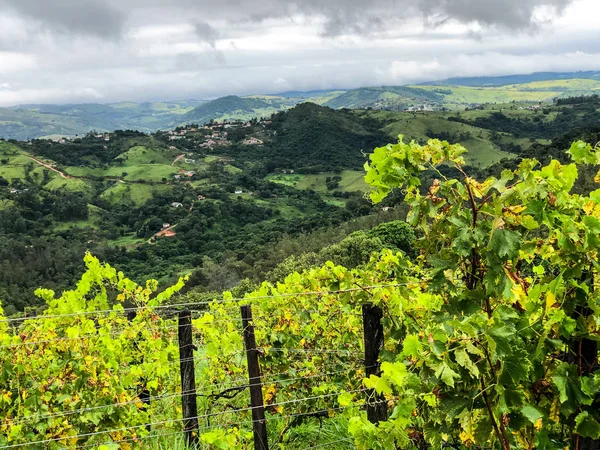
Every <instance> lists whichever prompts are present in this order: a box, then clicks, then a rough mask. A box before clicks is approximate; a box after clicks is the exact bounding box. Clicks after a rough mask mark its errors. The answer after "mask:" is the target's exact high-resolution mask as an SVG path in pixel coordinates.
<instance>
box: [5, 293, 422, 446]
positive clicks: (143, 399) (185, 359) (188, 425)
mask: <svg viewBox="0 0 600 450" xmlns="http://www.w3.org/2000/svg"><path fill="white" fill-rule="evenodd" d="M411 284H414V283H411ZM407 285H409V284H408V283H406V284H405V283H403V284H388V285H373V286H365V287H358V288H352V289H341V290H337V291H321V292H316V291H315V292H301V293H286V294H281V295H270V296H263V297H253V298H250V299H226V300H223V301H211V302H194V303H182V304H179V305H164V306H163V307H161V306H158V307H146V306H145V307H142V308H129V309H122V310H120V311H117V310H114V309H113V310H107V311H84V312H82V313H80V314H63V315H55V316H52V315H48V316H39V317H34V318H19V319H9V320H7V321H12V320H21V321H24V320H38V319H39V320H47V319H51V318H58V317H74V316H81V315H87V314H101V313H107V312H108V313H111V314H112V313H119V314H121V313H124V312H126V311H139V310H142V309H143V310H146V311H152V310H153V309H164V308H169V309H170V310H171V311H172V310H173V308H174V307H177V306H186V305H195V306H199V305H206V304H213V303H216V304H222V303H234V302H238V303H240V304H241V305H244V304H246V306H242V307H241V310H242V316H243V319H244V320H242V324H243V329H244V333H246V331H247V330H248V329H251V330H252V331H251V333H253V325H254V323H255V321H256V320H257V318H252V313H251V309H250V306H249V305H248V303H250V302H252V301H256V300H261V299H284V298H290V297H297V296H302V295H306V296H308V295H319V296H321V295H333V294H341V293H346V292H359V291H360V292H363V291H366V292H368V290H369V289H376V288H383V287H389V286H407ZM366 306H367V305H363V314H362V315H363V322H364V323H363V326H364V339H365V349H366V348H367V347H368V346H367V341H368V340H369V339H370V338H369V337H368V333H367V328H368V326H367V325H368V323H367V320H366V318H365V317H366V315H365V314H366V313H365V307H366ZM273 307H275V304H274V305H273ZM370 307H371V308H372V309H378V310H379V311H381V310H380V309H379V308H377V307H373V306H372V305H371V306H370ZM267 309H268V308H267ZM297 309H298V311H297V313H302V310H301V307H300V308H297ZM246 310H247V311H248V312H249V314H246V315H244V311H246ZM332 311H334V314H348V313H347V312H345V311H341V310H337V309H336V308H335V307H334V308H332ZM305 312H307V313H308V311H305ZM314 312H317V313H319V314H322V313H324V314H331V311H318V310H317V311H313V312H311V314H312V313H314ZM294 314H295V313H294ZM379 314H381V312H380V313H379ZM191 315H192V312H190V311H189V310H184V311H179V323H178V324H177V325H173V324H171V323H167V322H165V323H164V324H162V322H161V326H157V327H156V328H144V329H142V330H138V331H137V332H136V333H134V334H131V336H132V338H135V336H138V337H141V339H144V336H143V335H140V332H141V331H145V330H147V331H145V332H149V333H154V335H155V336H160V335H157V333H159V330H164V331H168V330H175V329H177V330H178V331H179V333H178V336H179V355H180V356H179V358H178V359H177V360H174V361H168V362H167V363H166V364H165V365H164V367H163V369H164V371H165V373H167V372H168V373H170V367H171V363H173V364H177V363H178V364H179V366H180V368H181V380H182V385H181V387H182V391H181V392H171V393H169V392H167V393H164V394H162V395H157V396H155V397H151V396H150V393H149V391H148V389H147V387H146V381H144V380H140V381H136V380H134V384H135V383H139V384H138V385H137V387H136V386H128V387H127V389H130V388H133V389H136V390H138V391H140V390H141V392H138V393H136V394H134V395H136V397H137V398H134V399H132V400H129V401H126V402H121V403H112V404H108V405H97V406H90V407H85V408H79V409H75V410H70V411H57V412H54V413H52V414H42V415H38V416H26V417H16V418H15V419H13V420H6V421H5V422H4V423H5V424H8V425H15V424H19V423H23V422H31V421H36V420H37V421H39V420H44V419H50V418H53V417H66V416H72V415H75V414H78V413H84V412H86V411H98V410H102V409H107V408H116V407H122V406H127V405H132V404H135V405H136V406H138V407H139V408H140V409H143V410H146V409H147V408H149V407H150V406H151V404H152V400H154V401H166V400H175V399H182V400H183V412H184V414H183V417H182V418H176V417H177V414H172V413H169V411H170V408H171V406H173V405H175V403H174V401H173V402H168V405H171V406H165V407H164V408H166V409H164V408H163V407H162V406H161V405H156V406H157V408H156V409H157V410H158V411H162V412H166V414H164V415H163V414H161V415H160V416H159V417H155V420H156V419H165V420H158V421H155V422H151V423H143V424H136V425H134V424H130V423H128V422H125V423H122V422H119V423H115V424H114V425H117V426H118V425H125V424H130V426H126V427H120V428H114V429H110V430H101V429H100V430H98V427H97V428H91V430H94V431H91V430H90V429H89V428H88V430H87V431H89V432H84V433H81V434H76V435H73V436H61V437H50V438H48V439H40V440H38V441H33V442H28V443H24V444H13V445H7V446H3V447H0V449H11V448H17V447H18V448H23V447H27V446H32V445H42V444H49V443H52V442H63V443H64V442H67V441H69V440H73V439H75V440H83V441H84V442H86V441H87V442H90V440H92V441H93V440H95V439H94V437H96V436H105V438H100V440H103V439H110V440H111V441H112V443H115V442H122V441H114V438H115V437H118V435H117V436H114V435H113V436H109V434H111V433H113V434H114V433H119V432H127V433H129V434H133V435H134V436H135V435H136V434H138V433H137V432H136V431H135V430H143V429H146V430H148V432H150V429H151V427H153V426H154V427H159V429H162V430H165V429H166V430H168V429H169V428H171V427H172V426H173V424H180V425H179V427H180V426H181V425H183V428H184V432H185V435H186V438H187V439H188V441H189V437H190V436H192V435H193V432H194V431H196V430H198V431H199V430H200V429H206V428H217V427H219V428H222V427H224V426H225V425H224V422H226V421H227V420H228V419H230V416H231V415H234V417H235V416H236V415H239V414H243V413H246V412H249V411H250V412H252V418H253V420H252V421H250V423H253V424H254V427H253V428H254V433H255V445H258V446H259V447H260V445H261V443H264V444H265V445H264V447H261V448H264V449H268V445H266V442H267V441H266V428H265V423H266V422H265V416H264V413H263V412H261V419H260V420H258V419H259V417H258V414H256V411H257V410H258V409H259V408H260V409H261V410H264V408H267V409H269V410H271V412H272V413H275V412H276V411H281V412H283V409H281V408H280V407H284V406H286V405H295V404H300V403H307V402H310V403H308V404H307V406H306V407H301V408H291V409H292V410H298V409H299V410H302V409H308V408H311V405H312V407H314V406H315V405H328V404H334V405H335V404H337V402H336V401H335V400H334V401H333V402H329V401H326V400H325V399H331V398H336V397H337V396H339V395H341V394H358V393H367V396H366V398H367V400H366V403H365V405H366V407H367V412H369V410H370V408H373V405H375V404H380V403H382V401H379V400H380V399H376V400H377V401H375V402H373V399H371V398H370V396H369V392H371V390H370V389H367V388H360V387H361V385H360V384H358V385H357V383H359V382H360V378H361V377H358V375H357V379H355V380H352V379H348V383H349V384H347V382H346V381H343V382H340V383H336V386H334V387H333V389H335V390H336V392H331V391H330V390H329V389H327V390H325V392H326V393H324V394H321V395H312V396H311V395H310V394H311V393H313V394H314V393H315V391H314V390H311V389H308V391H304V392H303V389H302V390H300V391H299V392H298V393H297V394H295V395H303V394H304V395H308V396H307V397H303V398H293V396H287V395H282V396H280V397H279V400H280V401H279V402H275V403H270V404H266V405H264V406H263V394H262V392H261V387H262V386H266V385H278V384H284V385H285V384H291V383H294V382H296V381H302V380H308V379H315V378H323V379H324V380H326V379H327V377H330V376H334V375H337V374H341V373H345V374H347V373H348V371H349V370H352V369H349V368H351V367H355V366H356V365H357V364H358V362H359V361H360V359H359V358H356V357H359V356H362V353H361V352H360V351H357V349H355V348H326V347H325V348H293V347H257V346H256V343H255V341H254V339H252V342H251V343H249V340H248V339H245V345H244V346H245V349H244V350H241V351H236V352H232V353H223V354H220V353H218V352H219V351H220V349H217V351H218V352H217V353H215V354H213V355H211V356H206V355H205V354H203V353H200V354H199V355H198V354H197V355H194V354H193V350H196V348H195V345H194V343H193V340H192V334H191V333H192V332H191V330H192V323H191V320H190V318H191ZM352 315H355V316H358V315H359V314H358V313H357V312H356V308H354V309H353V311H352ZM292 316H293V315H292ZM130 317H131V316H130ZM150 317H159V316H157V315H152V313H151V312H150ZM247 317H249V319H248V318H247ZM272 318H273V316H266V317H265V319H272ZM217 319H220V320H213V321H211V322H207V323H206V324H207V326H211V325H214V324H217V323H224V322H227V323H232V322H234V323H237V322H238V320H239V318H237V319H238V320H236V318H234V317H227V318H226V319H224V318H220V317H218V314H217ZM261 319H262V318H261ZM261 319H258V320H261ZM109 320H111V319H109ZM1 322H6V321H0V323H1ZM247 322H249V323H247ZM41 323H43V322H41ZM78 323H80V322H79V321H75V322H74V324H78ZM379 326H380V324H379ZM236 328H237V327H236ZM182 330H184V331H186V333H184V334H182ZM232 330H233V329H232ZM112 331H113V330H110V331H109V332H107V333H105V334H97V333H94V334H91V333H90V334H87V335H82V336H77V337H73V338H68V337H66V338H56V339H50V340H47V341H46V343H47V342H60V341H64V340H66V341H71V340H80V341H83V340H85V339H94V338H102V337H108V338H112V337H116V336H122V334H123V333H126V332H127V331H128V329H127V328H124V329H122V330H119V331H118V332H116V333H113V332H112ZM237 331H238V332H240V331H241V330H237ZM240 334H241V333H240ZM165 336H166V339H167V341H169V342H171V343H172V345H173V346H176V345H177V344H176V343H175V342H172V341H171V340H170V338H172V337H173V334H172V333H167V334H165V333H163V334H162V337H165ZM182 336H185V337H184V338H182ZM234 337H235V332H234ZM240 342H241V341H240ZM33 343H45V342H44V341H30V342H21V343H19V342H16V343H15V344H13V345H12V346H11V345H8V346H6V345H5V346H1V347H0V348H11V347H13V346H16V347H20V346H25V345H33ZM357 346H358V347H359V346H360V344H358V345H357ZM75 347H76V345H75ZM192 347H193V349H192ZM169 348H170V347H169ZM365 351H366V350H365ZM251 353H252V355H254V358H255V362H254V368H255V369H254V371H252V370H249V378H244V379H243V384H237V381H235V382H234V381H233V380H223V383H222V384H220V385H218V384H214V382H213V383H210V384H209V383H206V384H204V385H203V386H199V387H198V386H196V384H195V382H194V381H192V382H191V384H190V383H185V382H184V375H183V367H184V366H185V365H186V364H187V366H186V370H187V369H189V368H190V367H191V370H192V373H194V372H195V367H196V366H195V365H194V363H196V362H202V361H211V360H213V358H227V357H236V356H240V357H241V356H242V355H244V354H246V356H247V357H248V365H250V358H249V356H248V355H250V354H251ZM271 353H272V354H274V355H276V354H281V355H282V356H283V357H284V358H286V356H287V355H288V354H296V355H298V356H299V355H304V356H309V355H313V354H322V355H338V356H341V355H344V356H346V357H347V358H346V359H343V360H342V361H343V363H342V367H344V370H338V371H335V372H327V367H322V368H321V372H318V373H314V374H310V369H306V370H307V371H308V373H309V374H308V375H305V376H300V377H292V378H285V376H286V375H288V374H289V372H290V369H288V370H286V371H285V372H280V373H276V374H266V376H265V377H264V378H263V374H262V373H261V369H260V364H259V362H258V359H257V356H258V355H260V356H261V357H264V356H265V354H271ZM367 353H369V352H367ZM378 353H379V351H378V350H376V351H374V352H373V351H371V353H370V355H371V359H369V358H368V356H369V355H366V356H365V358H366V363H367V364H370V363H369V361H372V356H373V355H375V360H374V362H375V363H377V364H376V365H371V366H369V367H368V368H365V370H371V369H373V370H374V371H372V373H375V374H379V372H377V371H378V370H379V365H378V364H379V363H378ZM144 355H145V353H144ZM133 357H135V355H132V358H133ZM151 357H152V354H150V360H151V359H152V358H151ZM144 358H145V356H144ZM322 359H323V360H324V361H326V360H327V358H325V357H323V358H322ZM298 360H299V361H302V360H303V359H302V358H298ZM231 362H233V363H234V364H235V365H236V366H239V369H235V370H236V371H237V370H242V371H243V363H242V361H238V359H237V358H236V359H234V360H231ZM364 363H365V361H363V365H364ZM143 364H144V363H140V362H132V363H130V362H125V363H121V364H119V363H117V364H113V367H111V368H110V369H111V370H109V372H108V373H109V375H110V374H111V373H113V374H116V373H119V372H121V370H119V369H120V368H123V369H122V370H131V369H133V368H134V367H138V368H139V367H142V365H143ZM291 364H293V363H291ZM291 364H289V365H290V367H292V365H291ZM211 367H212V366H211ZM286 367H287V366H286ZM113 370H114V372H113ZM138 370H139V369H138ZM227 370H228V371H229V369H227ZM303 370H304V369H302V371H300V373H303ZM229 373H230V374H231V375H234V372H231V371H230V372H229ZM356 373H357V374H358V372H356ZM304 374H306V372H304ZM294 375H295V374H294ZM30 376H31V378H32V379H33V381H34V382H35V381H36V380H35V379H36V377H35V376H34V375H33V374H31V375H30ZM281 376H284V377H282V378H278V377H281ZM232 378H233V377H232ZM346 378H348V377H346ZM253 380H254V381H253ZM240 381H242V380H240ZM324 382H325V381H324ZM301 386H304V387H306V386H309V384H308V383H302V384H301ZM349 386H352V387H355V389H353V390H348V391H346V390H345V389H344V388H345V387H346V388H348V387H349ZM251 388H254V392H252V394H253V395H254V394H256V389H257V388H258V391H257V392H258V399H259V400H260V401H258V400H256V399H255V397H256V395H254V396H252V395H251V397H252V402H251V406H249V407H238V406H240V405H242V406H243V403H240V402H241V401H243V398H239V399H238V400H236V401H235V402H232V403H233V406H232V405H223V404H221V405H220V406H219V404H218V403H217V400H219V399H220V398H233V397H235V396H237V395H238V394H240V393H242V392H243V391H244V390H246V389H250V390H251ZM277 391H279V392H280V393H284V392H285V390H284V389H283V388H281V389H279V388H278V389H277ZM328 391H329V392H328ZM134 392H135V391H134ZM321 392H322V391H321ZM225 394H227V395H225ZM197 396H204V397H208V398H211V397H213V398H214V401H211V402H210V403H209V405H213V406H209V408H208V410H207V411H205V414H198V411H197V407H196V397H197ZM186 397H187V398H188V399H193V407H192V408H191V409H190V408H188V409H187V410H186V409H185V408H186ZM281 397H283V399H282V398H281ZM286 397H287V398H288V399H289V400H284V399H285V398H286ZM290 397H292V398H290ZM363 397H364V396H363ZM107 400H109V399H107ZM273 400H275V397H274V396H273V397H271V399H270V401H273ZM281 400H284V401H281ZM188 403H189V402H188ZM188 406H189V405H188ZM213 407H214V408H215V409H218V410H217V412H211V408H213ZM278 407H279V408H278ZM349 407H351V406H346V407H343V408H327V409H324V410H321V411H319V412H329V413H330V412H332V411H336V410H343V409H346V408H349ZM272 408H276V409H275V410H272ZM286 409H287V408H286ZM311 414H317V412H313V413H307V412H305V413H299V414H290V415H287V416H282V415H276V416H274V417H270V418H268V419H267V420H268V421H273V420H283V419H286V418H291V417H300V416H309V415H311ZM161 416H162V417H161ZM165 416H166V417H165ZM169 416H170V417H174V418H173V419H168V417H169ZM226 416H227V417H226ZM324 416H327V414H325V415H324ZM324 416H323V417H324ZM215 417H222V418H223V419H222V420H217V422H220V423H219V424H217V425H216V426H212V427H205V428H199V427H198V420H199V419H207V420H206V422H207V423H210V422H211V420H210V419H211V418H215ZM234 417H232V418H234ZM242 417H243V416H242ZM245 417H247V415H246V416H245ZM136 420H139V421H143V420H148V421H150V420H152V419H150V418H148V417H147V416H146V415H143V416H138V417H137V419H136ZM369 420H370V419H369ZM383 420H385V419H383ZM1 423H2V422H0V424H1ZM65 423H67V422H65ZM134 423H135V422H134ZM138 423H139V422H138ZM241 423H244V422H241ZM241 423H240V422H239V421H236V422H234V424H235V425H238V426H239V425H240V424H241ZM246 423H248V422H246ZM257 424H260V427H262V428H261V429H262V431H263V433H264V435H263V438H262V439H259V441H258V444H256V442H257V441H256V439H257V436H258V434H257V429H258V428H257V427H258V425H257ZM77 431H80V432H81V431H86V430H85V428H83V429H79V430H77V429H74V430H73V431H72V432H75V433H76V432H77ZM179 433H181V431H178V432H177V433H169V434H168V435H175V434H179ZM141 434H145V432H144V431H141ZM50 436H52V434H50ZM54 436H56V434H54ZM121 436H122V435H121ZM43 437H48V436H47V435H46V436H44V435H43V434H42V435H40V436H39V438H43ZM158 437H160V436H159V435H156V434H155V435H149V436H139V437H133V438H131V439H129V440H133V441H135V440H139V439H150V438H158ZM282 437H283V434H282V436H280V439H281V438H282ZM193 439H194V442H197V435H194V438H193ZM13 442H14V441H13ZM326 444H327V443H324V444H322V446H323V445H326ZM94 445H98V444H92V445H86V446H84V447H77V448H86V447H90V446H94ZM327 445H329V444H327ZM309 448H312V447H309Z"/></svg>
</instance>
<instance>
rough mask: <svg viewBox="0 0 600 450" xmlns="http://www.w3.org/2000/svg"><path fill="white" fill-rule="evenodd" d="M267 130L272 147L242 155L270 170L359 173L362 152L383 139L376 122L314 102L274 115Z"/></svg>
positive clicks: (362, 159) (362, 158) (362, 160)
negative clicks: (260, 162) (270, 136)
mask: <svg viewBox="0 0 600 450" xmlns="http://www.w3.org/2000/svg"><path fill="white" fill-rule="evenodd" d="M269 128H270V130H271V131H272V133H273V138H272V142H271V145H267V146H263V147H257V148H254V149H252V150H251V151H249V152H248V151H246V152H245V153H244V154H243V155H244V156H242V157H243V158H245V159H254V160H256V159H258V160H262V161H264V163H265V165H267V167H269V171H272V170H274V169H277V168H279V169H294V170H296V171H300V172H303V173H318V172H329V171H339V170H342V169H353V170H357V169H358V170H360V169H361V168H362V166H363V164H364V156H363V152H364V151H367V149H369V148H373V147H374V146H376V145H381V144H382V143H384V142H385V139H386V136H385V134H384V133H383V132H382V131H381V130H380V129H379V125H378V123H377V122H376V121H372V120H370V119H369V118H363V117H360V116H358V115H355V114H352V113H351V112H349V111H336V110H334V109H331V108H327V107H324V106H319V105H316V104H314V103H301V104H299V105H298V106H296V107H294V108H292V109H290V110H289V111H286V112H280V113H278V114H276V115H275V116H273V117H272V124H271V125H270V127H269ZM240 156H241V155H240ZM238 157H239V156H238Z"/></svg>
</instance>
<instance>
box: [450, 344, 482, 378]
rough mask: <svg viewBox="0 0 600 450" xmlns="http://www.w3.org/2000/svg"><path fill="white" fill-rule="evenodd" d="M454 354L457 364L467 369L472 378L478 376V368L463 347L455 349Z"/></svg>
mask: <svg viewBox="0 0 600 450" xmlns="http://www.w3.org/2000/svg"><path fill="white" fill-rule="evenodd" d="M454 356H455V358H456V362H457V363H458V365H459V366H461V367H464V368H465V369H467V370H468V371H469V375H470V376H471V377H472V378H479V368H478V367H477V365H476V364H475V363H474V362H473V361H472V360H471V358H470V357H469V355H468V354H467V352H466V350H465V349H464V348H459V349H458V350H456V352H454Z"/></svg>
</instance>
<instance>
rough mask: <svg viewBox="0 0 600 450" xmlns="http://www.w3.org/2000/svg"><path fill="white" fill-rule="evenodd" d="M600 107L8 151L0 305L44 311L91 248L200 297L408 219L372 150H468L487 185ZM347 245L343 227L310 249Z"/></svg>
mask: <svg viewBox="0 0 600 450" xmlns="http://www.w3.org/2000/svg"><path fill="white" fill-rule="evenodd" d="M599 108H600V105H599V104H597V103H594V102H593V101H585V102H577V101H576V102H567V103H566V104H560V105H559V104H548V105H546V106H544V107H542V108H528V107H524V106H521V105H518V104H513V103H507V104H491V105H486V106H485V107H483V108H478V109H473V110H468V111H437V112H436V111H424V112H404V111H400V112H398V111H382V110H373V109H362V110H348V109H343V110H336V109H332V108H328V107H325V106H319V105H317V104H314V103H302V104H300V105H297V106H295V107H293V108H291V109H288V110H286V111H283V112H276V113H273V114H272V115H271V116H269V117H268V118H264V119H261V118H254V119H247V120H244V121H236V120H228V121H223V122H216V121H208V122H206V123H192V124H188V125H186V126H179V127H176V128H173V129H169V130H165V131H158V132H155V133H151V134H147V133H143V132H139V131H131V130H130V131H114V132H93V133H88V134H87V135H85V136H81V137H75V138H61V139H58V140H54V141H53V140H42V139H40V140H37V139H36V140H30V141H14V140H11V141H10V142H8V141H0V210H1V211H2V214H1V217H0V229H1V230H2V233H1V234H0V243H1V244H2V245H1V246H0V256H1V257H2V258H1V260H2V263H0V265H2V267H0V269H2V270H1V271H0V297H2V298H3V299H6V301H7V306H6V309H7V311H9V312H11V313H16V312H18V311H22V310H24V309H25V308H31V307H34V308H35V307H36V299H35V297H34V296H33V290H34V289H35V288H36V287H37V286H39V285H45V286H50V287H52V288H54V289H62V288H64V287H66V286H67V285H68V284H69V283H71V282H72V280H74V279H75V278H76V277H77V276H79V274H80V271H81V270H82V265H81V255H82V254H83V252H84V251H85V250H91V251H92V252H93V253H94V254H96V255H98V256H99V257H101V258H103V259H104V260H106V261H109V262H110V263H111V264H114V265H115V266H116V267H118V268H119V269H120V270H124V271H126V272H127V273H128V274H130V276H132V277H133V278H134V279H142V278H144V277H145V278H147V277H154V278H156V279H158V280H159V281H161V283H168V282H170V281H172V280H174V279H176V278H177V277H178V276H180V275H182V274H192V279H191V281H190V282H189V283H188V287H189V288H190V289H192V288H193V289H195V290H199V291H200V292H218V291H222V290H225V289H229V288H233V287H235V286H238V285H240V283H242V284H243V283H246V282H256V281H258V280H260V279H264V278H265V277H267V276H269V275H268V274H269V273H270V272H271V271H275V272H277V270H278V269H277V266H278V265H279V264H282V263H284V260H285V259H286V258H287V257H288V256H290V255H292V254H302V253H303V251H309V247H307V248H306V249H301V248H298V246H297V245H296V243H295V242H298V240H299V239H300V240H302V239H305V238H306V239H308V237H307V236H310V235H312V234H314V233H320V232H323V230H328V229H336V228H339V229H342V228H341V227H342V226H345V225H344V224H349V223H357V224H360V223H364V224H366V223H369V224H371V225H370V226H372V224H373V223H379V222H385V221H389V220H394V219H395V218H398V217H401V216H402V214H403V211H404V207H403V206H402V202H401V198H399V197H395V196H392V197H390V199H389V200H387V201H386V203H385V204H383V205H381V206H373V205H372V204H371V203H370V202H369V201H367V200H366V199H365V197H364V196H365V192H366V191H367V184H366V183H365V181H364V169H363V166H364V163H365V156H364V155H365V154H366V153H368V152H370V151H372V149H373V148H375V147H377V146H381V145H385V144H386V143H388V142H394V141H395V140H397V137H398V135H399V134H403V135H404V136H405V140H415V141H417V142H421V143H424V142H426V141H427V140H428V139H430V138H438V139H442V140H448V141H450V142H461V143H463V144H464V145H465V146H466V147H467V148H468V149H469V153H468V154H467V155H466V160H467V164H468V166H467V168H466V170H468V171H469V173H472V174H475V175H476V174H478V173H486V171H489V170H492V171H497V170H500V169H499V168H502V167H512V166H513V165H514V164H516V162H517V161H518V160H519V158H521V157H522V156H523V155H526V154H534V155H535V154H539V153H540V152H542V153H543V152H545V151H546V150H544V149H547V148H551V146H552V141H553V140H554V139H558V138H560V137H561V135H562V134H563V133H564V132H566V131H568V130H580V129H590V128H591V127H593V126H594V125H597V124H598V123H599V121H600V113H599V112H598V110H599ZM444 170H448V175H449V176H452V170H451V168H447V169H444ZM430 176H431V175H430V174H428V173H427V172H426V173H425V174H424V175H423V179H422V182H423V183H424V185H425V186H426V185H427V184H428V183H429V182H431V178H429V177H430ZM365 220H366V222H364V221H365ZM357 221H358V222H357ZM361 221H362V222H361ZM363 226H365V225H352V227H357V228H354V229H355V230H356V229H358V230H360V229H361V228H362V227H363ZM346 235H347V233H346V234H341V232H340V234H337V233H335V232H334V233H333V234H331V237H330V238H328V240H326V241H323V242H319V243H318V244H315V246H313V247H311V248H312V249H313V250H311V251H316V250H318V249H320V248H322V247H323V246H324V245H325V243H324V242H327V243H329V244H336V243H337V242H340V241H342V240H343V239H344V238H345V237H346ZM303 236H304V237H303ZM336 236H337V237H336ZM273 248H278V249H279V250H277V251H275V250H273ZM284 249H287V250H284ZM286 264H287V263H286ZM216 267H219V270H218V271H217V270H215V268H216ZM244 280H247V281H244Z"/></svg>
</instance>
